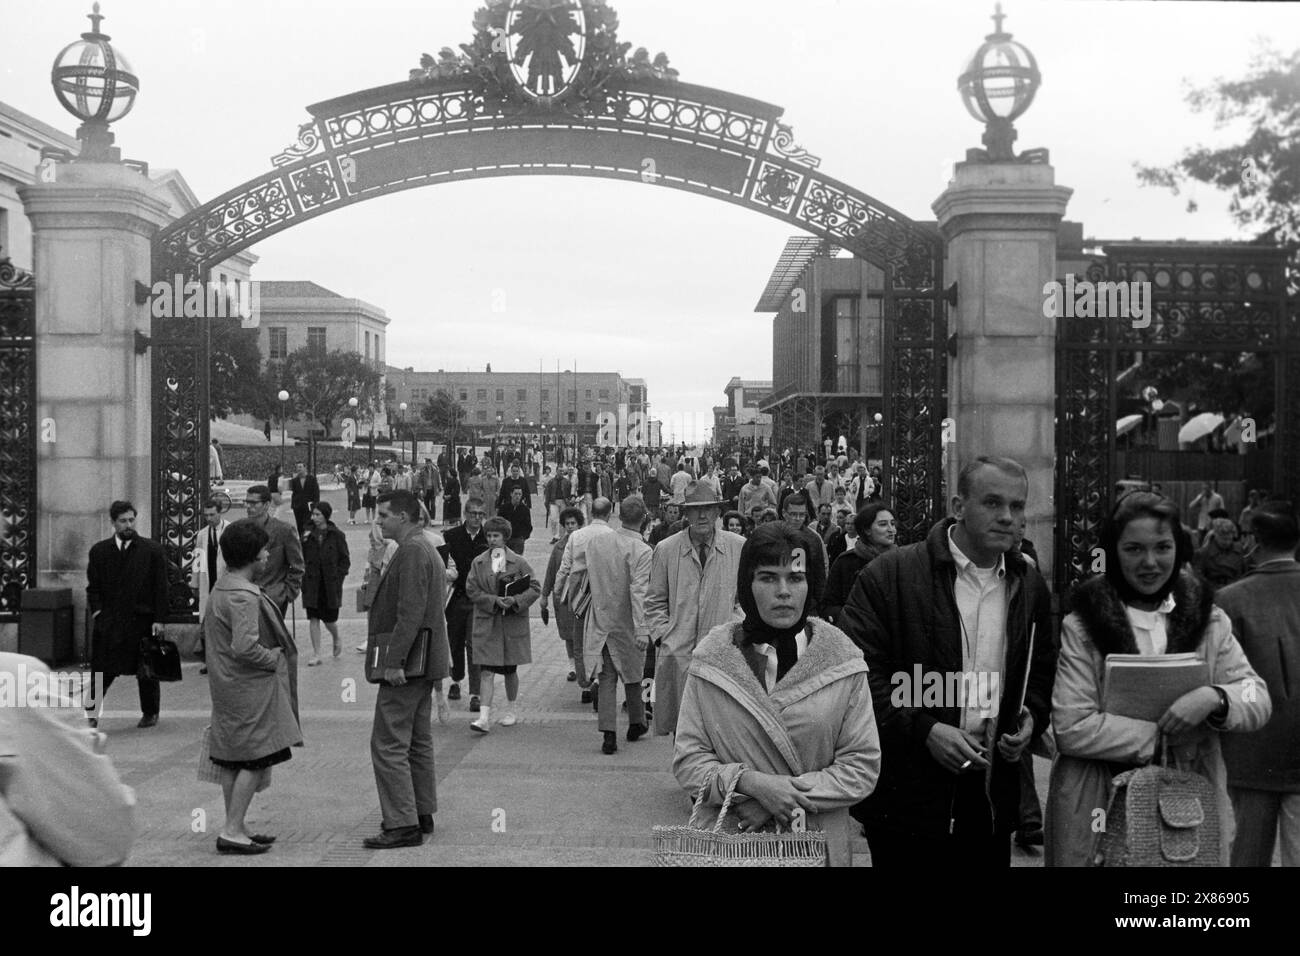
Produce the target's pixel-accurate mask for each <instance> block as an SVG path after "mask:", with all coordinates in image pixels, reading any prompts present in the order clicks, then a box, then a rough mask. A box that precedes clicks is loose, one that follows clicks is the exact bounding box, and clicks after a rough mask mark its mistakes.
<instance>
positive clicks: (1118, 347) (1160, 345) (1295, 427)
mask: <svg viewBox="0 0 1300 956" xmlns="http://www.w3.org/2000/svg"><path fill="white" fill-rule="evenodd" d="M1285 262H1286V251H1285V250H1284V249H1280V248H1273V247H1268V246H1254V245H1245V244H1228V243H1222V244H1210V243H1207V244H1194V243H1174V244H1165V243H1151V242H1128V243H1123V242H1121V243H1105V244H1104V245H1103V254H1102V255H1099V256H1098V257H1096V258H1095V259H1094V260H1092V261H1091V262H1090V263H1089V265H1088V268H1087V270H1086V276H1085V277H1086V278H1087V279H1088V280H1089V281H1091V282H1094V283H1096V282H1149V283H1150V290H1151V314H1150V323H1149V324H1147V322H1146V319H1145V317H1144V316H1134V315H1132V314H1130V315H1127V316H1121V315H1109V316H1106V317H1091V318H1069V317H1062V318H1060V319H1058V320H1057V321H1058V326H1057V337H1056V348H1057V354H1056V383H1057V387H1056V395H1057V398H1056V449H1057V457H1056V568H1055V575H1054V577H1055V586H1056V590H1057V593H1058V594H1068V592H1069V590H1070V589H1071V588H1073V586H1074V585H1075V584H1077V583H1078V582H1079V581H1081V580H1083V579H1084V578H1086V577H1088V576H1089V575H1090V574H1091V573H1092V569H1093V566H1094V563H1095V560H1094V555H1093V549H1095V548H1096V547H1097V544H1098V539H1099V534H1100V530H1101V523H1102V521H1103V520H1104V519H1105V518H1106V516H1107V515H1108V514H1109V511H1110V508H1111V507H1112V506H1113V500H1114V488H1115V482H1116V481H1117V480H1118V479H1119V477H1120V476H1119V475H1118V473H1117V470H1116V462H1117V458H1116V451H1115V420H1116V418H1117V414H1116V413H1117V410H1118V407H1119V402H1118V397H1117V394H1116V393H1117V387H1118V386H1117V381H1118V377H1119V376H1118V369H1119V367H1120V356H1121V353H1122V354H1123V355H1124V356H1126V357H1127V356H1131V355H1132V354H1134V353H1144V354H1150V353H1157V354H1158V353H1170V352H1192V351H1196V352H1251V353H1257V354H1259V353H1263V354H1265V355H1269V356H1270V357H1271V358H1272V359H1273V361H1274V362H1275V376H1274V378H1275V395H1276V401H1275V405H1274V444H1275V448H1276V449H1277V453H1276V454H1275V455H1274V474H1273V479H1272V490H1273V491H1274V492H1275V493H1280V494H1283V495H1286V496H1288V497H1294V496H1295V495H1296V494H1298V493H1300V452H1297V448H1298V447H1300V397H1298V396H1297V395H1296V394H1295V392H1296V389H1295V387H1294V385H1293V384H1291V383H1294V382H1296V381H1297V380H1300V379H1297V376H1300V335H1297V334H1295V326H1296V320H1295V318H1294V310H1295V304H1294V303H1290V304H1288V301H1287V298H1286V280H1285ZM1288 309H1290V310H1291V314H1292V318H1291V319H1290V321H1289V322H1288V318H1287V316H1288ZM1127 361H1128V359H1127V358H1125V362H1126V363H1127Z"/></svg>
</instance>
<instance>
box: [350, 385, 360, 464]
mask: <svg viewBox="0 0 1300 956" xmlns="http://www.w3.org/2000/svg"><path fill="white" fill-rule="evenodd" d="M359 404H360V402H358V401H357V397H356V396H355V395H354V396H352V397H351V398H349V399H348V408H350V409H351V415H352V443H351V445H349V446H348V467H349V468H351V467H352V463H353V459H352V445H355V444H356V443H357V405H359Z"/></svg>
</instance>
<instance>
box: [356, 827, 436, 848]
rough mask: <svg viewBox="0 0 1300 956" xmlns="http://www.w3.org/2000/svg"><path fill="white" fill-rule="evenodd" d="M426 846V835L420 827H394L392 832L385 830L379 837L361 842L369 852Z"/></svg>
mask: <svg viewBox="0 0 1300 956" xmlns="http://www.w3.org/2000/svg"><path fill="white" fill-rule="evenodd" d="M423 844H424V834H423V833H421V832H420V828H419V827H418V826H415V827H394V828H393V829H391V830H385V831H383V832H382V833H381V834H379V836H377V837H366V838H365V839H364V840H362V841H361V845H362V846H364V847H365V848H366V849H367V850H396V849H398V848H400V847H406V846H422V845H423Z"/></svg>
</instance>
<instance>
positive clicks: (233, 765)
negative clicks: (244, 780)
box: [208, 747, 293, 770]
mask: <svg viewBox="0 0 1300 956" xmlns="http://www.w3.org/2000/svg"><path fill="white" fill-rule="evenodd" d="M291 757H293V754H292V753H291V752H290V751H289V748H288V747H285V748H284V749H283V750H277V751H276V752H275V753H273V754H270V755H268V756H266V757H258V758H257V759H256V760H219V759H217V758H216V757H209V758H208V759H209V760H211V761H212V762H213V763H214V764H216V765H217V766H218V767H225V768H226V769H227V770H265V769H266V768H267V767H274V766H275V765H276V764H278V763H284V762H285V761H286V760H289V759H290V758H291Z"/></svg>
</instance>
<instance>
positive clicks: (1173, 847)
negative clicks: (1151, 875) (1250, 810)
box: [1093, 746, 1222, 867]
mask: <svg viewBox="0 0 1300 956" xmlns="http://www.w3.org/2000/svg"><path fill="white" fill-rule="evenodd" d="M1162 749H1163V750H1164V758H1163V760H1162V761H1161V766H1158V767H1141V768H1139V769H1136V770H1126V771H1125V772H1123V773H1121V774H1118V775H1117V776H1116V777H1115V779H1114V780H1112V781H1111V794H1110V805H1109V806H1108V807H1107V808H1106V828H1105V830H1104V831H1102V832H1101V833H1099V834H1097V840H1096V844H1095V852H1094V856H1093V865H1095V866H1158V867H1184V866H1219V865H1221V863H1222V858H1221V857H1220V854H1219V849H1220V840H1221V839H1222V834H1221V833H1220V832H1219V830H1220V828H1219V807H1218V799H1217V795H1216V794H1215V791H1214V785H1213V784H1212V783H1210V781H1209V780H1207V779H1206V778H1205V777H1203V776H1201V775H1200V774H1198V773H1190V772H1188V771H1185V770H1178V769H1175V768H1172V767H1170V766H1169V765H1168V760H1169V747H1168V746H1165V747H1164V748H1162Z"/></svg>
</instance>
